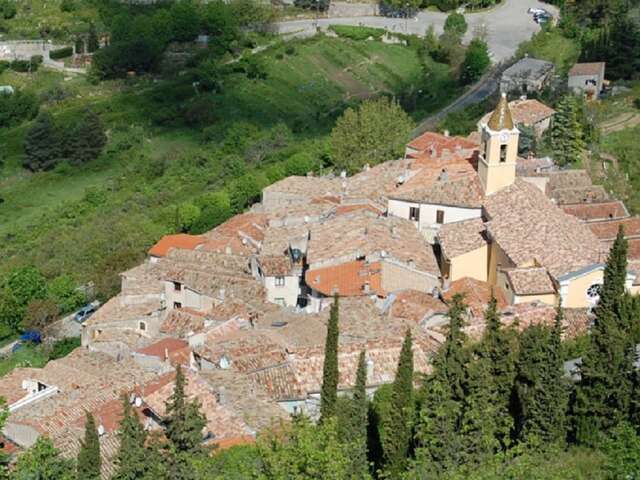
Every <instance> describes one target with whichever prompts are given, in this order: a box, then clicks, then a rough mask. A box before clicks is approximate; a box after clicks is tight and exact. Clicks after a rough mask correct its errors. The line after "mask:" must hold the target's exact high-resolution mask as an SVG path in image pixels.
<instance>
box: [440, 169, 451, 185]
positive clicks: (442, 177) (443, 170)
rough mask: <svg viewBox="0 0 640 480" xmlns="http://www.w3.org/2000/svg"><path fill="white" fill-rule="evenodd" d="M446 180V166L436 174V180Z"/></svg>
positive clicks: (447, 178)
mask: <svg viewBox="0 0 640 480" xmlns="http://www.w3.org/2000/svg"><path fill="white" fill-rule="evenodd" d="M448 180H449V173H448V172H447V169H446V168H443V169H442V171H441V172H440V175H438V181H439V182H446V181H448Z"/></svg>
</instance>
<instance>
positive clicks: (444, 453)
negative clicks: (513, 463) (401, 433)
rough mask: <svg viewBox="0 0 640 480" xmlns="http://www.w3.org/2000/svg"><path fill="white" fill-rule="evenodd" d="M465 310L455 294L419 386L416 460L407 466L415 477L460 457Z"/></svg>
mask: <svg viewBox="0 0 640 480" xmlns="http://www.w3.org/2000/svg"><path fill="white" fill-rule="evenodd" d="M465 311H466V305H465V303H464V300H463V297H462V296H461V295H459V294H457V295H455V296H454V297H453V298H452V300H451V304H450V306H449V312H448V317H449V331H448V332H447V337H446V340H445V342H444V345H442V347H440V350H439V351H438V354H437V355H436V357H435V359H434V361H433V370H434V371H433V373H432V374H431V375H430V376H429V377H427V379H426V380H425V383H424V386H423V389H424V391H423V396H424V401H423V402H422V407H421V410H420V416H419V420H418V425H417V426H416V441H417V448H416V461H415V462H414V464H413V465H412V469H411V470H412V474H413V475H414V476H415V477H416V478H425V477H426V478H429V477H430V476H433V475H441V474H442V473H443V472H445V471H449V470H451V469H454V468H456V467H458V466H459V465H460V464H461V463H462V462H463V460H464V455H463V453H462V452H463V444H462V435H461V434H460V425H461V419H462V415H463V412H464V410H463V409H464V402H465V395H466V383H467V363H468V362H469V352H468V350H467V349H466V348H465V342H466V340H467V336H466V335H465V333H464V331H463V328H464V315H465Z"/></svg>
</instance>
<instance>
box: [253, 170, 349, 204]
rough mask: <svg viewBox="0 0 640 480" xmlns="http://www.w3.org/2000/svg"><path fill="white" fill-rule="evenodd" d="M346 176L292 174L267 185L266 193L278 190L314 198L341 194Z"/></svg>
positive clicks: (304, 197) (264, 190) (309, 198)
mask: <svg viewBox="0 0 640 480" xmlns="http://www.w3.org/2000/svg"><path fill="white" fill-rule="evenodd" d="M344 181H345V179H344V178H339V177H314V176H308V177H307V176H304V177H303V176H295V175H294V176H291V177H287V178H284V179H282V180H280V181H278V182H275V183H272V184H271V185H269V186H268V187H265V188H264V189H263V190H262V191H263V192H264V193H267V194H269V193H271V192H278V193H286V194H289V195H291V196H295V197H300V198H301V199H308V202H311V200H312V199H314V198H317V197H323V196H325V195H331V196H334V195H335V196H338V197H339V196H340V195H341V194H342V184H343V182H344Z"/></svg>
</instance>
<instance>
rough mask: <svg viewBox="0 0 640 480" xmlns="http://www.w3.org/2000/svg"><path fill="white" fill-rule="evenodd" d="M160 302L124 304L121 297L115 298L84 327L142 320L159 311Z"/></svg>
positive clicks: (99, 310)
mask: <svg viewBox="0 0 640 480" xmlns="http://www.w3.org/2000/svg"><path fill="white" fill-rule="evenodd" d="M160 307H161V305H160V300H159V299H158V300H152V301H147V302H143V303H125V302H124V298H123V297H122V296H116V297H113V298H111V299H109V300H108V301H107V303H105V304H103V305H102V306H101V307H100V308H99V309H98V310H97V311H96V313H94V314H93V315H92V316H91V317H89V318H88V319H87V320H86V321H85V322H84V324H85V325H99V324H102V323H117V322H129V321H131V320H137V319H140V320H144V319H145V318H146V317H150V316H152V315H153V314H154V313H156V312H158V311H159V310H160Z"/></svg>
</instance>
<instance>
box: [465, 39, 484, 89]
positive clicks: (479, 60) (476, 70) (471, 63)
mask: <svg viewBox="0 0 640 480" xmlns="http://www.w3.org/2000/svg"><path fill="white" fill-rule="evenodd" d="M489 65H491V58H490V57H489V47H488V45H487V42H485V41H484V40H481V39H479V38H474V39H473V40H471V42H470V43H469V46H468V47H467V50H466V52H465V54H464V61H463V62H462V66H461V68H460V82H461V83H463V84H465V85H468V84H470V83H473V82H475V81H476V80H478V79H479V78H480V77H481V76H482V74H483V73H484V72H485V71H486V70H487V68H489Z"/></svg>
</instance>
